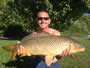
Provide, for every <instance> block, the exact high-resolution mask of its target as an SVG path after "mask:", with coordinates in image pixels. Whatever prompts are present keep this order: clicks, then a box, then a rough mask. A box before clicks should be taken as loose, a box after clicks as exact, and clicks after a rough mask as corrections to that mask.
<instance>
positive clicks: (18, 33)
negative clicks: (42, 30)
mask: <svg viewBox="0 0 90 68" xmlns="http://www.w3.org/2000/svg"><path fill="white" fill-rule="evenodd" d="M39 10H46V11H48V12H49V14H50V17H51V18H52V23H51V24H50V27H52V28H55V29H58V30H59V31H61V32H62V35H69V36H72V38H73V39H75V40H78V41H79V42H81V43H82V44H83V45H84V46H85V47H86V51H85V52H84V53H77V54H75V61H76V62H73V61H72V60H71V59H69V57H64V58H63V59H61V60H60V61H59V63H60V66H61V68H90V46H89V45H90V40H88V37H87V34H90V16H83V14H84V13H90V0H0V68H27V66H29V65H30V67H31V66H32V64H31V63H30V61H31V58H30V57H27V58H21V59H20V60H19V61H17V60H18V59H19V58H18V57H16V59H14V60H13V61H12V62H8V61H9V59H10V56H11V53H9V52H7V51H4V50H3V49H2V48H1V47H2V46H4V45H8V44H12V43H16V41H17V40H10V39H9V40H3V39H2V37H14V38H21V37H23V36H25V35H27V34H29V33H32V32H33V31H36V30H37V29H38V27H36V26H38V25H37V24H36V14H37V12H38V11H39ZM22 59H23V60H22Z"/></svg>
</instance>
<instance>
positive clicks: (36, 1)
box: [1, 0, 87, 33]
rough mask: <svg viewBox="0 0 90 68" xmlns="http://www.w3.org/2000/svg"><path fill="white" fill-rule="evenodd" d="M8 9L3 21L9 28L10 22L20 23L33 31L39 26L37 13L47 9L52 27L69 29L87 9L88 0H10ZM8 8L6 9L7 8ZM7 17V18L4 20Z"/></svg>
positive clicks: (26, 29)
mask: <svg viewBox="0 0 90 68" xmlns="http://www.w3.org/2000/svg"><path fill="white" fill-rule="evenodd" d="M7 6H8V8H7V9H8V11H4V14H3V17H2V20H1V21H2V23H3V25H5V26H4V27H5V28H7V27H8V26H9V25H10V24H19V25H21V26H22V28H23V30H24V32H28V33H29V32H33V31H35V30H37V29H38V28H36V27H34V26H37V25H36V23H35V22H36V19H35V18H36V14H37V11H39V10H46V11H48V12H49V14H50V17H51V18H52V23H51V25H50V26H51V27H53V28H56V29H58V30H60V31H63V30H65V29H68V28H69V27H70V26H71V25H72V22H71V21H74V20H77V19H78V18H79V17H81V16H82V15H83V13H84V12H85V10H86V9H87V1H86V0H27V1H26V0H9V1H8V4H7ZM7 9H6V10H7ZM4 19H5V20H4Z"/></svg>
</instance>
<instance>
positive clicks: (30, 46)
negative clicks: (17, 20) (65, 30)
mask: <svg viewBox="0 0 90 68" xmlns="http://www.w3.org/2000/svg"><path fill="white" fill-rule="evenodd" d="M29 37H30V38H29ZM20 45H22V46H24V48H25V50H24V52H23V53H22V54H21V56H26V55H27V54H26V53H27V52H28V53H30V54H31V55H34V56H36V55H39V56H41V55H42V56H44V57H45V62H46V64H47V66H50V65H51V64H52V61H53V57H55V56H58V55H60V54H62V53H63V51H64V50H65V49H69V51H70V53H71V54H73V53H78V52H84V51H85V47H84V45H82V44H81V43H80V42H78V41H76V40H73V39H72V38H69V37H67V36H55V35H50V34H45V33H43V34H36V35H32V34H31V35H28V36H26V37H24V38H23V39H22V40H21V43H20V44H11V45H8V46H3V47H2V48H4V49H6V50H8V51H11V52H12V57H11V59H10V60H12V59H13V58H14V57H15V56H16V55H17V49H18V48H19V46H20ZM71 56H72V55H71ZM72 57H73V56H72Z"/></svg>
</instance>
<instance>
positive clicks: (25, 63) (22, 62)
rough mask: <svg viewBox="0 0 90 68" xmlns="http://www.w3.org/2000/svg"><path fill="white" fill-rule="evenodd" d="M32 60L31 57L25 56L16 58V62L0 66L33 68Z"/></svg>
mask: <svg viewBox="0 0 90 68" xmlns="http://www.w3.org/2000/svg"><path fill="white" fill-rule="evenodd" d="M32 59H33V57H28V56H25V57H22V58H20V57H19V56H16V60H14V61H10V62H7V63H2V64H3V65H5V67H9V68H13V67H14V68H28V67H29V68H33V66H32Z"/></svg>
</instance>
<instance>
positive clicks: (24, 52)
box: [20, 48, 31, 57]
mask: <svg viewBox="0 0 90 68" xmlns="http://www.w3.org/2000/svg"><path fill="white" fill-rule="evenodd" d="M27 53H30V54H31V52H30V51H29V50H28V49H26V48H25V50H24V51H23V53H22V54H21V55H20V57H23V56H28V55H27Z"/></svg>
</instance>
